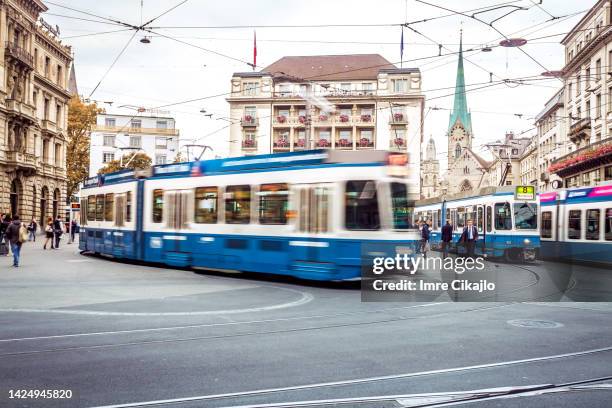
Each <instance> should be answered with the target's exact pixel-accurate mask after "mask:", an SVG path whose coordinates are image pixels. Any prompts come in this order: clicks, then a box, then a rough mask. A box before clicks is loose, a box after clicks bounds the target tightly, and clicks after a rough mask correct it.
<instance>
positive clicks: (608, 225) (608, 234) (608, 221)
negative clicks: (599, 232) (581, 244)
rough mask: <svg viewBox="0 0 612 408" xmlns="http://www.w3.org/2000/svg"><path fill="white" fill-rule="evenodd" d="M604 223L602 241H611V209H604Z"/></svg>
mask: <svg viewBox="0 0 612 408" xmlns="http://www.w3.org/2000/svg"><path fill="white" fill-rule="evenodd" d="M604 221H605V222H606V229H605V235H604V239H605V240H606V241H612V208H606V217H605V219H604Z"/></svg>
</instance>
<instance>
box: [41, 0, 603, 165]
mask: <svg viewBox="0 0 612 408" xmlns="http://www.w3.org/2000/svg"><path fill="white" fill-rule="evenodd" d="M53 2H54V3H57V4H60V5H62V6H66V7H71V8H74V9H78V10H81V11H87V12H90V13H93V14H95V15H100V16H105V17H108V16H110V17H113V18H115V19H117V20H121V21H125V22H128V23H130V24H135V25H139V24H140V22H141V0H105V1H103V2H93V1H83V0H54V1H53ZM431 2H434V3H436V4H440V5H444V6H445V7H449V8H451V9H453V10H457V11H465V10H471V9H475V8H478V7H484V6H489V5H492V4H495V3H498V4H499V3H501V2H502V1H501V0H462V1H452V2H451V1H440V0H431ZM534 2H535V3H537V0H534V1H531V0H523V1H515V2H512V4H514V5H517V6H522V7H524V8H529V9H528V10H519V11H516V12H514V13H513V14H511V15H509V16H507V17H505V18H503V19H502V20H500V21H499V22H497V23H495V27H496V28H498V29H499V30H500V31H501V32H502V33H504V34H505V35H507V36H509V37H513V36H517V37H523V38H525V39H527V40H531V41H529V42H528V44H527V45H525V46H524V47H523V50H524V51H525V52H527V53H528V54H529V55H531V56H532V57H533V58H535V59H536V60H537V61H538V62H539V63H540V64H542V65H543V66H544V67H545V68H546V69H549V70H555V69H561V68H562V66H563V46H562V45H561V44H560V43H559V41H560V40H561V39H562V38H563V36H562V35H557V36H552V37H549V38H543V39H538V38H539V37H543V36H550V35H554V34H561V33H567V32H568V31H569V30H570V29H571V28H572V27H573V26H574V24H576V22H578V20H579V19H580V18H581V17H582V16H583V15H584V13H580V14H577V13H578V12H581V11H582V12H584V11H586V10H588V8H589V7H591V6H592V5H593V4H594V3H595V0H588V1H562V0H544V1H543V3H542V5H541V6H540V7H538V6H535V5H534ZM178 3H180V1H179V0H144V1H143V5H144V6H143V8H142V14H143V16H142V21H147V20H149V19H151V18H153V17H155V16H157V15H159V14H161V13H163V12H164V11H165V10H167V9H169V8H171V7H173V6H174V5H176V4H178ZM46 4H47V6H48V7H49V11H48V13H47V15H45V16H44V18H45V19H46V20H47V21H49V22H50V23H52V24H58V25H59V26H60V29H61V38H62V39H63V41H64V43H66V44H69V45H72V49H73V51H74V57H75V67H76V73H77V81H78V86H79V92H80V93H81V94H82V95H83V96H84V97H88V96H89V94H90V93H91V91H92V90H93V88H94V87H95V86H96V84H97V83H98V82H99V81H100V79H101V78H102V76H103V75H104V73H105V71H107V69H108V68H109V66H110V65H111V63H112V62H113V60H114V59H115V57H116V56H117V54H118V53H119V52H120V51H121V49H122V48H123V47H124V46H125V44H126V43H127V42H128V39H129V38H130V37H131V36H132V35H133V31H124V32H117V33H108V34H101V35H90V34H95V33H99V32H104V31H111V30H118V29H121V27H119V26H113V25H109V24H101V23H96V22H91V21H81V20H77V19H73V18H66V17H60V16H54V15H50V14H58V15H62V16H73V17H81V18H86V19H95V17H92V16H87V15H84V14H80V13H78V12H76V11H72V10H68V9H66V8H62V7H58V6H56V5H53V4H50V3H49V2H46ZM508 11H510V9H509V8H504V9H503V10H499V11H497V12H490V13H487V14H481V15H479V17H480V18H482V19H486V20H492V19H494V18H496V17H498V16H500V15H501V14H504V13H506V12H508ZM549 13H550V14H549ZM446 14H449V13H448V12H445V11H443V10H440V9H436V8H434V7H430V6H427V5H425V4H421V3H418V2H417V1H415V0H379V1H376V2H374V1H371V0H370V1H366V0H309V1H301V2H295V1H288V2H279V1H272V0H258V1H238V0H226V1H211V0H188V1H187V2H186V3H184V4H182V5H181V6H179V7H177V8H176V9H174V10H172V11H170V12H169V13H167V14H166V15H164V16H162V17H161V18H159V19H158V20H156V21H155V22H154V23H153V24H152V25H153V26H156V27H166V28H159V29H156V30H155V31H157V32H159V33H160V34H163V35H167V36H172V37H174V38H177V39H179V40H180V41H184V42H187V43H190V44H193V45H196V46H199V47H202V48H205V49H209V50H213V51H216V52H219V53H223V54H226V55H228V56H231V57H233V58H236V59H238V60H244V61H249V62H250V61H252V54H253V29H252V28H224V29H219V28H215V29H211V28H176V27H177V26H178V27H181V26H182V27H185V26H190V27H193V26H198V27H201V26H236V25H241V26H242V25H247V26H252V25H289V26H291V25H305V24H306V25H308V24H397V23H402V22H405V21H415V20H420V19H424V18H429V17H436V16H443V15H446ZM570 14H575V15H574V16H573V17H563V18H558V19H555V20H553V21H550V20H551V15H552V16H555V17H562V16H566V15H570ZM547 21H548V22H547ZM171 27H175V28H171ZM412 27H413V28H414V29H416V30H417V31H418V32H420V33H422V34H423V35H424V36H427V37H428V38H429V39H431V40H434V41H435V42H437V43H442V44H444V47H445V49H443V53H448V52H456V51H457V50H458V40H459V30H460V28H461V27H463V32H464V50H466V52H465V57H466V59H467V60H469V61H466V62H465V70H466V83H467V84H468V85H469V84H478V83H486V82H487V81H489V78H490V74H489V73H490V72H492V73H493V75H494V77H493V78H494V80H499V79H504V78H522V77H532V76H536V75H539V74H541V73H542V72H543V71H544V68H542V67H541V66H540V65H538V64H537V63H536V62H534V61H532V60H531V59H530V58H529V57H528V56H526V55H525V54H523V53H522V52H521V51H520V50H518V49H516V48H514V49H508V48H501V47H496V48H495V47H494V48H493V49H492V51H491V52H486V53H485V52H481V51H479V49H480V48H482V47H483V45H485V44H489V45H495V44H498V43H499V40H500V35H499V34H498V33H497V32H495V30H494V29H492V28H491V27H488V26H486V25H484V24H481V23H479V22H477V21H474V20H473V19H470V18H469V17H465V16H457V15H455V16H451V17H445V18H441V19H436V20H433V21H430V22H425V23H418V24H414V25H412ZM400 34H401V32H400V28H399V27H329V28H257V49H258V59H257V64H258V65H260V66H267V65H269V64H270V63H272V62H274V61H275V60H277V59H279V58H281V57H282V56H285V55H326V54H367V53H379V54H381V55H382V56H383V57H385V58H386V59H388V60H389V61H391V62H393V63H397V65H398V66H399V61H400V52H399V49H400V47H399V42H400ZM83 35H85V36H83ZM143 35H144V34H143V33H141V32H139V33H138V34H136V36H135V38H134V39H133V40H132V41H131V42H130V43H129V45H128V46H127V49H126V51H125V53H124V54H123V55H122V56H121V58H120V59H119V60H118V61H117V63H116V64H115V65H114V67H113V68H112V69H111V70H110V72H109V73H108V75H107V76H106V77H105V79H104V81H103V82H102V84H101V85H100V86H99V88H98V89H97V90H96V92H95V93H94V95H93V96H92V99H95V100H98V101H112V102H113V104H112V106H110V105H105V104H104V103H101V104H100V105H101V106H103V107H105V108H106V109H107V111H108V112H112V113H132V112H134V111H131V110H129V109H126V108H122V109H119V108H118V107H119V106H121V105H136V106H145V107H147V108H153V107H158V106H161V105H165V104H168V103H173V102H178V101H184V100H190V99H196V98H202V97H206V96H212V95H218V94H224V93H227V92H229V90H230V79H231V76H232V73H233V72H243V71H249V70H250V69H251V68H250V67H249V66H247V65H246V64H245V63H244V62H239V61H236V60H232V59H229V58H225V57H222V56H219V55H215V54H213V53H210V52H207V51H204V50H202V49H198V48H196V47H190V46H188V45H184V44H181V43H178V42H175V41H172V40H170V39H167V38H163V37H156V36H154V35H153V38H152V39H151V43H150V44H142V43H141V42H140V39H141V38H142V37H143ZM147 35H148V34H147ZM74 36H81V37H74ZM404 42H405V50H404V63H403V66H404V67H418V68H420V69H421V72H422V75H423V92H424V94H425V96H426V97H427V98H428V101H427V102H426V111H427V110H428V108H434V107H436V108H443V109H450V108H451V107H452V101H453V97H452V95H450V96H444V95H448V94H450V93H452V88H450V89H441V88H449V87H453V86H454V84H455V73H456V65H457V57H456V55H452V56H447V57H435V58H429V59H423V60H420V61H412V62H411V61H410V60H415V59H417V58H423V57H430V56H431V57H433V56H436V55H437V54H438V46H437V45H434V44H432V43H431V41H430V40H428V39H427V38H424V37H423V36H420V35H418V34H416V33H414V32H411V31H410V30H407V29H406V30H405V32H404ZM472 48H476V49H477V50H476V51H467V50H470V49H472ZM479 86H482V85H479ZM560 86H561V82H560V81H559V80H556V79H548V80H543V81H537V82H531V84H530V85H512V86H507V85H503V84H502V85H498V86H494V87H489V88H485V89H482V90H475V91H473V92H469V93H468V105H469V107H470V109H471V111H472V122H473V128H474V135H475V140H474V146H475V149H474V150H476V151H477V152H481V153H482V152H483V150H481V149H480V148H479V146H480V145H482V144H484V143H487V142H491V141H495V140H498V139H501V138H503V136H504V134H505V132H506V131H509V130H512V131H514V132H515V133H520V132H524V131H527V130H529V129H530V128H532V127H533V117H534V116H535V115H536V114H537V113H538V112H539V111H540V110H541V109H542V108H543V105H544V103H545V102H546V101H547V100H548V99H549V98H550V97H551V96H552V95H553V94H554V93H555V92H556V91H557V90H558V89H559V88H560ZM468 88H469V87H468ZM431 98H434V99H431ZM165 109H168V110H170V111H171V112H172V114H173V115H174V116H175V117H176V119H177V126H178V127H179V128H180V130H181V138H182V139H184V140H187V139H198V140H199V143H204V144H208V145H210V146H212V147H213V148H214V153H215V154H217V155H221V156H224V155H226V154H227V151H228V140H229V130H228V129H227V128H225V129H223V128H224V127H225V126H227V122H226V121H224V120H223V119H222V118H226V117H227V116H228V115H229V105H228V103H227V102H226V101H225V96H221V97H215V98H209V99H204V100H201V101H197V102H190V103H185V104H181V105H176V106H173V107H169V108H165ZM201 109H205V110H206V111H207V112H208V113H212V114H213V116H212V118H208V117H206V116H204V115H203V114H202V113H200V110H201ZM443 109H442V110H430V111H429V113H428V115H427V117H426V119H425V125H424V126H425V135H426V138H427V139H428V138H429V136H430V135H431V136H433V138H434V140H435V141H436V146H437V148H438V158H439V159H440V161H441V167H442V168H444V167H445V163H446V150H447V148H446V137H445V132H446V128H447V125H448V116H449V113H450V112H449V111H448V110H443ZM515 114H516V115H515ZM517 115H520V116H517ZM412 126H413V129H412V131H413V132H415V133H416V132H417V130H418V129H417V127H418V124H413V125H412ZM532 133H533V132H528V133H525V134H526V135H527V134H532ZM209 155H210V153H207V157H209Z"/></svg>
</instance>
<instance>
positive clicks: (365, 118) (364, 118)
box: [361, 115, 372, 122]
mask: <svg viewBox="0 0 612 408" xmlns="http://www.w3.org/2000/svg"><path fill="white" fill-rule="evenodd" d="M361 120H362V121H363V122H371V121H372V115H361Z"/></svg>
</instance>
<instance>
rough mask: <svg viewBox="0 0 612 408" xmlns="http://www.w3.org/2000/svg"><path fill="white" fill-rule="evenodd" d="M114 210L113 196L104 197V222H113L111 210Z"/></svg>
mask: <svg viewBox="0 0 612 408" xmlns="http://www.w3.org/2000/svg"><path fill="white" fill-rule="evenodd" d="M114 208H115V195H114V194H112V193H110V194H107V195H106V196H104V221H112V220H113V209H114Z"/></svg>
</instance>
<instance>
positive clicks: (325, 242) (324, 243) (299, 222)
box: [289, 183, 333, 273]
mask: <svg viewBox="0 0 612 408" xmlns="http://www.w3.org/2000/svg"><path fill="white" fill-rule="evenodd" d="M332 191H333V184H331V183H325V184H307V185H299V186H296V191H295V193H296V198H297V206H296V210H297V214H296V223H295V230H296V232H298V233H299V234H300V235H301V236H302V237H304V238H303V239H301V238H295V239H293V240H291V241H290V242H289V246H290V250H291V252H292V258H293V259H294V261H298V262H301V261H304V262H306V263H321V264H320V265H313V264H311V265H308V264H304V265H301V267H302V268H309V269H310V268H316V269H317V270H310V271H308V272H320V273H324V272H325V271H326V266H325V265H324V263H329V262H331V261H332V258H331V250H332V249H331V248H330V245H331V243H330V240H329V239H327V238H328V236H329V235H328V234H329V233H330V231H331V225H330V221H331V211H332V205H331V204H332V202H331V201H332ZM302 234H304V235H302Z"/></svg>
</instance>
